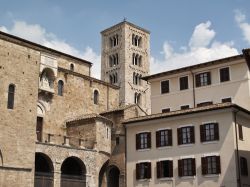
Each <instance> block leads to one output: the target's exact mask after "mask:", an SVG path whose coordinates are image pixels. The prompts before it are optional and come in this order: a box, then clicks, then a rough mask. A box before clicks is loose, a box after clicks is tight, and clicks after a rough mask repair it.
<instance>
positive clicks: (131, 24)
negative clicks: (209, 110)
mask: <svg viewBox="0 0 250 187" xmlns="http://www.w3.org/2000/svg"><path fill="white" fill-rule="evenodd" d="M123 24H128V25H130V26H132V27H135V28H137V29H139V30H141V31H143V32H146V33H148V34H150V31H148V30H146V29H144V28H142V27H139V26H137V25H135V24H133V23H131V22H128V21H126V20H124V21H122V22H120V23H118V24H116V25H113V26H112V27H109V28H107V29H105V30H103V31H101V34H103V33H104V32H107V31H109V30H111V29H113V28H115V27H117V26H120V25H123Z"/></svg>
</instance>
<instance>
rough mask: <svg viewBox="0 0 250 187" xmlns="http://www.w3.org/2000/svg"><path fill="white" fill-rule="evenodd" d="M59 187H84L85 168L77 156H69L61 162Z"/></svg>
mask: <svg viewBox="0 0 250 187" xmlns="http://www.w3.org/2000/svg"><path fill="white" fill-rule="evenodd" d="M61 187H86V168H85V165H84V163H83V162H82V161H81V160H80V159H79V158H76V157H69V158H67V159H65V160H64V162H63V163H62V166H61Z"/></svg>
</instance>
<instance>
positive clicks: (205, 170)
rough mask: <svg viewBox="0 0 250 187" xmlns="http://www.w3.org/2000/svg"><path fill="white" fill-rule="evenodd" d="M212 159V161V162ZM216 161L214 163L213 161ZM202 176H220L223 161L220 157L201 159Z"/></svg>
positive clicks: (210, 156)
mask: <svg viewBox="0 0 250 187" xmlns="http://www.w3.org/2000/svg"><path fill="white" fill-rule="evenodd" d="M211 159H212V160H211ZM213 159H214V161H213ZM201 173H202V175H219V174H221V161H220V156H219V155H209V156H203V157H201Z"/></svg>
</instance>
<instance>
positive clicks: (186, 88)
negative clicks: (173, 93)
mask: <svg viewBox="0 0 250 187" xmlns="http://www.w3.org/2000/svg"><path fill="white" fill-rule="evenodd" d="M183 78H187V85H185V84H184V85H185V87H184V88H182V85H183V84H181V79H183ZM179 89H180V91H183V90H188V89H189V76H188V75H186V76H182V77H179Z"/></svg>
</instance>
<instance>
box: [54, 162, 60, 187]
mask: <svg viewBox="0 0 250 187" xmlns="http://www.w3.org/2000/svg"><path fill="white" fill-rule="evenodd" d="M60 186H61V163H60V162H58V161H55V164H54V187H60Z"/></svg>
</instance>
